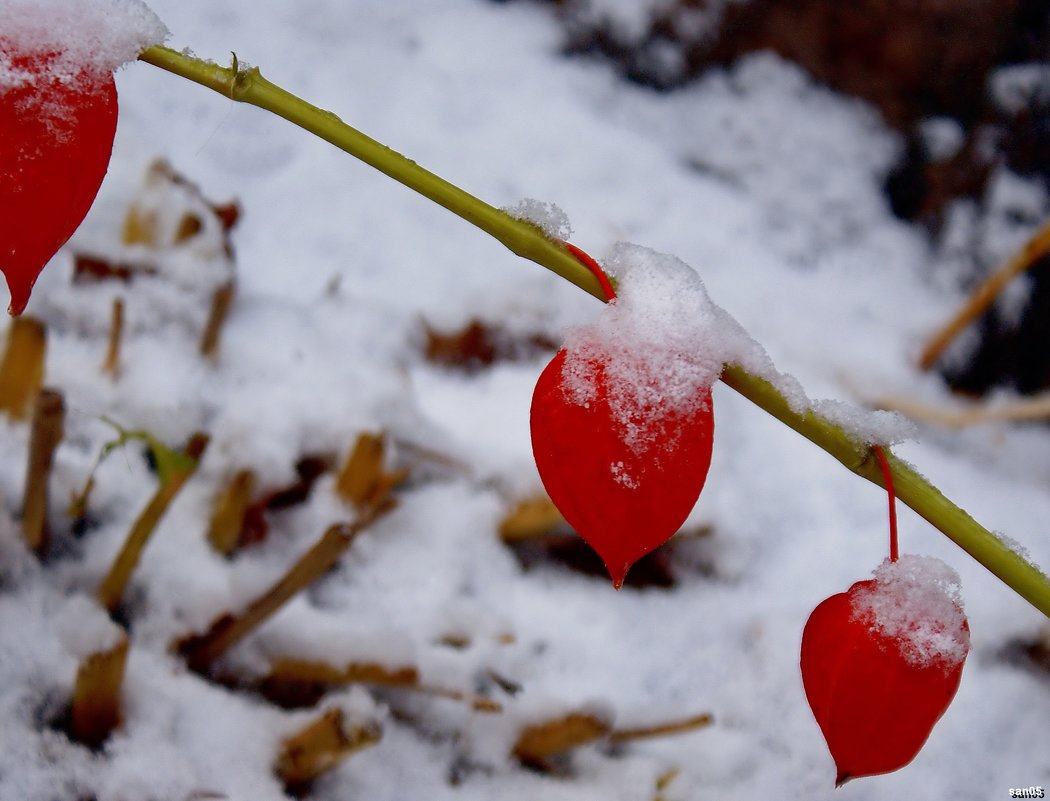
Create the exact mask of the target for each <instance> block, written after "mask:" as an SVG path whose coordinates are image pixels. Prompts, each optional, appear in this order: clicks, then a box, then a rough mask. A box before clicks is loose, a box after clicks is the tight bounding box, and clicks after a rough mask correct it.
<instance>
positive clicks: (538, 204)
mask: <svg viewBox="0 0 1050 801" xmlns="http://www.w3.org/2000/svg"><path fill="white" fill-rule="evenodd" d="M501 211H505V212H506V213H507V214H509V215H510V216H511V217H516V218H517V219H519V220H524V221H525V222H529V223H532V224H533V225H535V226H536V227H537V228H539V229H540V230H541V231H543V233H545V234H546V235H547V236H549V237H550V238H551V239H559V240H561V241H563V242H564V241H565V240H567V239H569V238H570V237H571V236H572V225H571V224H570V223H569V215H568V214H566V213H565V212H564V211H563V210H562V209H561V208H559V206H558V204H557V203H551V202H549V201H546V200H536V199H534V198H531V197H527V198H525V199H523V200H521V201H519V202H518V203H517V204H515V205H514V206H504V207H503V208H502V209H501Z"/></svg>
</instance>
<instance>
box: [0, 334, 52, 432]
mask: <svg viewBox="0 0 1050 801" xmlns="http://www.w3.org/2000/svg"><path fill="white" fill-rule="evenodd" d="M46 351H47V329H46V328H45V327H44V324H43V323H42V322H40V321H39V320H37V319H35V318H33V317H16V318H14V319H13V320H12V321H11V327H10V328H9V329H8V332H7V347H6V349H5V350H4V357H3V359H2V360H0V411H2V412H6V413H7V415H8V417H10V418H11V419H12V420H24V419H25V418H26V417H27V416H28V415H29V410H30V408H31V406H32V403H33V399H34V398H35V397H36V394H37V393H38V392H39V391H40V387H41V385H42V384H43V382H44V354H45V352H46Z"/></svg>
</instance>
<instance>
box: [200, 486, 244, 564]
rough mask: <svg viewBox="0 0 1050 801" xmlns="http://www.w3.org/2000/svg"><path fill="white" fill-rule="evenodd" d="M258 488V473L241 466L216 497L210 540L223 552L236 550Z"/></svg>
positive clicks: (209, 531)
mask: <svg viewBox="0 0 1050 801" xmlns="http://www.w3.org/2000/svg"><path fill="white" fill-rule="evenodd" d="M254 492H255V473H254V472H253V471H251V470H238V471H237V472H236V473H234V475H233V477H232V478H231V479H230V481H229V483H228V484H227V485H226V486H225V487H224V488H223V490H222V492H221V493H220V494H219V497H218V498H216V500H215V506H214V508H213V509H212V513H211V522H210V523H209V525H208V542H210V543H211V546H212V547H213V548H214V549H215V550H216V551H218V552H219V553H221V554H223V555H224V556H227V555H229V554H231V553H233V551H234V549H235V548H236V547H237V544H238V543H239V542H240V539H241V531H242V530H243V528H244V516H245V514H246V513H247V511H248V507H249V505H250V504H251V501H252V494H253V493H254Z"/></svg>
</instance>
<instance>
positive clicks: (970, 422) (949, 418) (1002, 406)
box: [872, 393, 1050, 428]
mask: <svg viewBox="0 0 1050 801" xmlns="http://www.w3.org/2000/svg"><path fill="white" fill-rule="evenodd" d="M872 405H873V406H875V407H876V408H879V409H888V410H891V411H895V412H900V413H901V414H903V415H905V416H906V417H910V418H911V419H912V420H918V421H919V422H922V423H932V424H934V425H939V426H945V427H947V428H966V427H968V426H975V425H981V424H983V423H1009V422H1023V421H1025V420H1046V419H1047V418H1050V393H1043V394H1041V395H1035V396H1033V397H1031V398H1024V399H1022V400H1018V401H1014V402H1011V403H995V404H987V403H982V404H974V405H969V406H964V407H960V408H945V407H941V406H927V405H926V404H923V403H919V402H918V401H913V400H910V399H908V398H882V399H880V400H877V401H874V402H873V403H872Z"/></svg>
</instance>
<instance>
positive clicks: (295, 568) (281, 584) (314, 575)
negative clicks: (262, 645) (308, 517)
mask: <svg viewBox="0 0 1050 801" xmlns="http://www.w3.org/2000/svg"><path fill="white" fill-rule="evenodd" d="M381 515H382V512H379V511H373V512H371V513H369V514H366V515H363V516H362V517H360V518H359V519H357V520H355V521H354V522H353V523H340V524H336V525H334V526H331V527H330V528H329V529H328V530H327V531H325V533H324V534H323V535H322V536H321V538H320V539H319V540H318V541H317V542H316V543H315V544H314V546H313V547H312V548H310V550H309V551H307V552H306V553H305V554H303V555H302V556H301V557H300V558H299V561H297V562H296V563H295V564H294V565H292V567H291V568H290V569H289V570H288V572H287V573H285V574H284V576H283V577H282V578H281V579H280V580H279V581H278V582H277V583H276V584H274V585H273V586H272V587H271V588H270V589H269V590H267V591H266V592H264V593H263V594H262V595H261V596H259V597H258V598H256V599H255V600H254V601H252V603H251V604H249V606H248V608H247V609H245V610H244V612H242V613H241V614H240V615H233V614H225V615H222V616H221V617H219V618H218V619H217V620H216V621H215V622H214V623H213V624H212V625H211V627H210V628H209V629H208V631H207V632H205V633H204V634H201V635H197V636H192V637H189V638H186V639H184V640H182V641H181V642H180V643H177V645H176V647H177V649H178V650H179V651H180V652H181V653H182V655H183V656H184V657H185V659H186V663H187V664H188V665H189V666H190V668H191V669H192V670H195V671H197V672H198V673H206V672H207V671H208V670H209V669H210V668H211V666H212V664H214V662H215V661H216V660H217V659H218V658H219V657H221V656H222V655H223V654H225V653H226V652H227V651H228V650H229V649H230V648H232V647H233V646H234V645H236V644H237V643H238V642H240V641H241V640H242V639H244V638H245V637H246V636H247V635H248V634H250V633H251V632H252V631H254V630H255V629H256V628H258V627H259V626H260V625H261V624H262V623H264V622H265V621H266V620H268V619H269V618H270V617H271V616H272V615H273V614H274V613H275V612H276V611H277V610H278V609H280V608H281V607H282V606H284V604H286V603H287V602H288V601H289V600H290V599H291V598H293V597H294V596H295V595H297V594H298V593H299V592H300V591H302V590H303V589H305V588H306V587H308V586H310V585H311V584H313V582H314V581H316V580H317V579H318V578H320V577H321V576H323V575H324V574H325V573H327V572H328V571H329V570H330V569H331V568H332V567H333V566H334V565H335V563H336V562H338V561H339V559H340V558H341V557H342V555H343V554H344V553H345V552H346V549H347V548H349V547H350V543H352V542H353V541H354V538H355V537H356V536H357V535H358V533H360V532H361V531H362V530H363V529H364V528H365V527H366V526H368V525H370V524H371V523H373V522H375V520H376V519H378V518H379V517H380V516H381Z"/></svg>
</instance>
